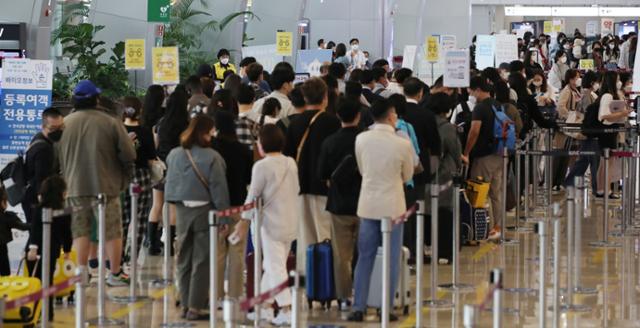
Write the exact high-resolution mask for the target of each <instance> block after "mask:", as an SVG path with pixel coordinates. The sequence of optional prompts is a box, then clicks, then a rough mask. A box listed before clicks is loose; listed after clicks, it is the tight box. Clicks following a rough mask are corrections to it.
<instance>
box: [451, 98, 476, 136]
mask: <svg viewBox="0 0 640 328" xmlns="http://www.w3.org/2000/svg"><path fill="white" fill-rule="evenodd" d="M460 107H462V111H461V112H459V113H458V114H457V115H456V118H455V124H456V127H457V128H458V138H459V139H460V144H461V145H462V146H463V147H464V145H466V144H467V137H468V136H469V130H470V129H471V119H472V114H471V109H470V108H469V104H467V102H466V101H461V102H460Z"/></svg>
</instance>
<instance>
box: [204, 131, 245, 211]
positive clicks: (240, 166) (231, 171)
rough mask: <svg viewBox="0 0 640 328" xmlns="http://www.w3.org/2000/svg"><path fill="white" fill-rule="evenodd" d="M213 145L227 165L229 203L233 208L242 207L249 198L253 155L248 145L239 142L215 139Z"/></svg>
mask: <svg viewBox="0 0 640 328" xmlns="http://www.w3.org/2000/svg"><path fill="white" fill-rule="evenodd" d="M212 145H213V149H215V150H216V151H218V152H219V153H220V155H221V156H222V158H224V161H225V163H226V164H227V172H226V173H227V186H228V188H229V203H230V205H231V206H240V205H242V204H244V201H245V199H246V198H247V186H248V185H249V183H251V167H252V165H253V153H252V152H251V151H250V150H249V147H248V146H247V145H244V144H241V143H240V142H239V141H237V140H228V139H223V138H215V139H213V141H212Z"/></svg>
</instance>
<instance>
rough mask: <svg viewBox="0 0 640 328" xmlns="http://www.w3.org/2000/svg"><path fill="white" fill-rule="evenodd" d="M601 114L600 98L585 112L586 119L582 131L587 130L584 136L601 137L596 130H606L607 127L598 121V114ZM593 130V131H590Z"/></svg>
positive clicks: (583, 121)
mask: <svg viewBox="0 0 640 328" xmlns="http://www.w3.org/2000/svg"><path fill="white" fill-rule="evenodd" d="M599 112H600V98H598V99H597V100H596V101H594V102H593V103H591V105H589V106H587V109H586V110H585V112H584V119H583V120H582V129H583V130H587V131H586V132H582V134H583V135H584V136H585V137H587V138H589V139H593V138H597V137H599V136H600V135H601V133H600V132H594V131H593V130H594V129H605V128H606V126H605V125H604V123H602V122H601V121H600V120H599V119H598V113H599ZM588 130H591V131H588Z"/></svg>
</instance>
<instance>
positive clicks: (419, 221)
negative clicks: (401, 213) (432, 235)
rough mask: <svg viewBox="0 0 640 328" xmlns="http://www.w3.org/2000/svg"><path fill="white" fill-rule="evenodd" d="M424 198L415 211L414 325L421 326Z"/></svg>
mask: <svg viewBox="0 0 640 328" xmlns="http://www.w3.org/2000/svg"><path fill="white" fill-rule="evenodd" d="M424 211H425V203H424V200H419V201H418V211H417V212H416V253H417V254H418V256H416V327H422V299H423V296H422V292H423V290H424V284H423V281H424V280H423V277H424V256H422V254H423V253H424V252H423V249H424V215H425V213H424Z"/></svg>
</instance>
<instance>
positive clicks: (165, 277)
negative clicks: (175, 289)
mask: <svg viewBox="0 0 640 328" xmlns="http://www.w3.org/2000/svg"><path fill="white" fill-rule="evenodd" d="M169 216H170V215H169V203H167V202H165V203H164V204H163V205H162V226H163V228H164V231H165V232H164V233H165V236H166V238H165V243H164V257H163V258H162V278H161V279H156V280H154V281H152V282H151V286H152V287H157V288H162V287H167V286H171V284H172V283H173V279H171V253H170V250H169V248H170V247H171V241H170V240H169V239H171V222H170V219H169Z"/></svg>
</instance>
